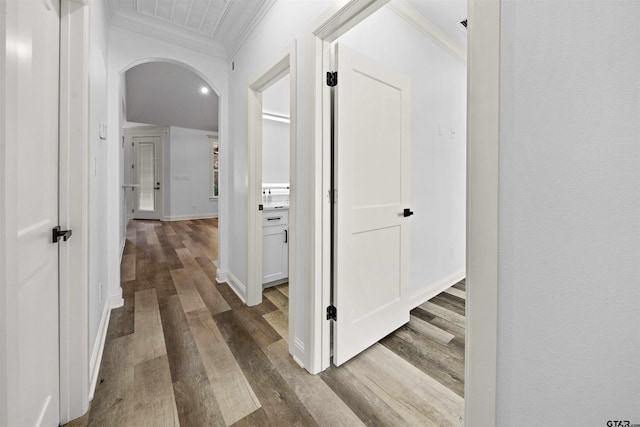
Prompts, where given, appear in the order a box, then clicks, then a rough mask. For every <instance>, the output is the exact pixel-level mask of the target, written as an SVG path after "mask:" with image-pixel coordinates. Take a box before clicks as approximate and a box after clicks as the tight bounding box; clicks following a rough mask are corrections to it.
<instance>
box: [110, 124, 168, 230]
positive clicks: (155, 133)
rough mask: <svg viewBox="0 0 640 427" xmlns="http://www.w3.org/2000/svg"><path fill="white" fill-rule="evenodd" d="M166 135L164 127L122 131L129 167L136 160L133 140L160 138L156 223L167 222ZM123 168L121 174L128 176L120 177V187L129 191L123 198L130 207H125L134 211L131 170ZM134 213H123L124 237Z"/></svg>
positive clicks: (145, 127) (143, 127) (143, 126)
mask: <svg viewBox="0 0 640 427" xmlns="http://www.w3.org/2000/svg"><path fill="white" fill-rule="evenodd" d="M168 133H169V128H168V127H165V126H149V125H142V126H136V127H126V128H123V129H122V136H123V137H124V143H125V146H124V147H123V149H124V152H125V153H126V150H129V163H130V164H131V165H133V164H134V159H135V158H136V157H135V154H134V151H133V147H132V144H133V139H134V138H160V142H159V148H160V171H161V173H160V177H161V181H160V183H161V186H160V192H161V193H162V196H161V203H160V208H159V209H158V210H159V214H160V218H158V221H166V220H167V217H166V215H165V194H166V191H165V189H166V188H167V185H168V184H167V183H166V182H165V181H166V180H167V179H166V178H167V176H166V175H167V171H166V170H165V164H166V160H165V156H166V155H167V154H168V153H167V147H166V144H167V142H166V140H167V135H168ZM156 149H157V147H156ZM125 157H126V154H125ZM156 160H158V159H157V155H156ZM123 166H124V167H123V172H124V173H125V175H128V176H123V177H122V187H123V188H124V187H126V188H128V189H129V191H128V192H127V194H126V195H125V197H126V198H128V200H129V202H130V206H127V208H131V209H134V210H135V207H134V206H135V203H136V202H135V200H134V198H133V192H132V190H131V189H132V188H134V187H132V185H134V184H133V183H132V181H133V177H132V174H131V168H130V167H129V165H126V164H125V165H123ZM156 168H157V167H156ZM136 194H137V193H136ZM134 213H135V212H125V213H124V218H123V221H125V223H124V230H125V236H126V229H127V224H128V223H129V220H130V219H133V218H134Z"/></svg>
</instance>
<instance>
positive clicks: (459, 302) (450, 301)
mask: <svg viewBox="0 0 640 427" xmlns="http://www.w3.org/2000/svg"><path fill="white" fill-rule="evenodd" d="M429 301H431V302H432V303H434V304H436V305H439V306H440V307H443V308H446V309H447V310H449V311H453V312H454V313H456V314H459V315H460V316H464V315H465V312H464V307H465V302H464V300H463V299H461V298H457V297H454V296H453V295H449V294H446V293H442V294H440V295H436V296H435V297H433V298H431V299H430V300H429Z"/></svg>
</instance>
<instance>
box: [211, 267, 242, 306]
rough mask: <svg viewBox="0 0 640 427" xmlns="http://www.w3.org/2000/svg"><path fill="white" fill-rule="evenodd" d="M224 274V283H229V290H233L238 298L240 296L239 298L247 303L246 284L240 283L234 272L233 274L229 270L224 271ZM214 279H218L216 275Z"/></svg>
mask: <svg viewBox="0 0 640 427" xmlns="http://www.w3.org/2000/svg"><path fill="white" fill-rule="evenodd" d="M226 276H227V280H226V283H227V284H228V285H229V287H230V288H231V290H232V291H233V292H235V294H236V295H238V298H240V300H241V301H242V302H243V303H245V304H246V303H247V297H246V295H247V286H246V285H245V284H244V283H242V281H240V279H238V278H237V277H236V276H235V274H233V273H232V272H230V271H227V272H226ZM216 281H218V278H217V277H216Z"/></svg>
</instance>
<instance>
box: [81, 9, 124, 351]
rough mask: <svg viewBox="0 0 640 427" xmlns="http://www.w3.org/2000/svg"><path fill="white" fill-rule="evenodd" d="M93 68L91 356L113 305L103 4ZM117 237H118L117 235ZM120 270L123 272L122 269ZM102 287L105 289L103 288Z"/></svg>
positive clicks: (95, 26)
mask: <svg viewBox="0 0 640 427" xmlns="http://www.w3.org/2000/svg"><path fill="white" fill-rule="evenodd" d="M90 16H91V18H90V64H89V102H90V105H89V142H88V144H89V354H92V352H93V351H94V348H95V347H96V346H97V345H98V344H99V342H98V341H99V340H100V337H99V336H98V329H99V326H100V320H101V318H102V315H103V312H104V307H105V305H106V304H108V303H109V287H108V280H109V277H108V269H107V263H106V259H107V252H108V241H109V235H108V234H107V206H109V205H112V204H113V203H110V202H109V198H108V197H107V186H108V180H109V173H108V166H107V145H108V143H107V141H104V140H101V139H100V136H99V131H98V126H99V124H100V123H107V54H108V39H107V21H106V20H107V17H106V14H105V10H104V4H103V2H101V1H100V2H92V3H91V5H90ZM116 235H117V234H116ZM118 270H119V269H118ZM100 284H102V287H100Z"/></svg>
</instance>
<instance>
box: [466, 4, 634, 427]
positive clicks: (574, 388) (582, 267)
mask: <svg viewBox="0 0 640 427" xmlns="http://www.w3.org/2000/svg"><path fill="white" fill-rule="evenodd" d="M639 16H640V2H637V1H635V0H621V1H616V2H610V1H582V2H580V4H579V7H576V3H575V2H558V1H551V0H549V1H537V2H523V1H519V0H503V2H502V11H501V22H502V25H501V79H500V80H501V85H500V90H501V100H500V103H501V107H500V181H499V183H500V198H499V215H500V222H499V292H498V295H499V297H498V304H499V312H498V321H499V323H498V374H497V379H498V383H497V387H498V389H497V421H498V423H497V424H498V425H501V426H532V425H573V426H578V425H607V424H606V423H607V420H630V422H631V423H632V424H633V423H640V363H639V362H638V355H639V354H640V310H639V307H640V144H639V143H638V142H639V141H640V27H638V25H637V18H638V17H639ZM470 286H473V283H471V284H470Z"/></svg>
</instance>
